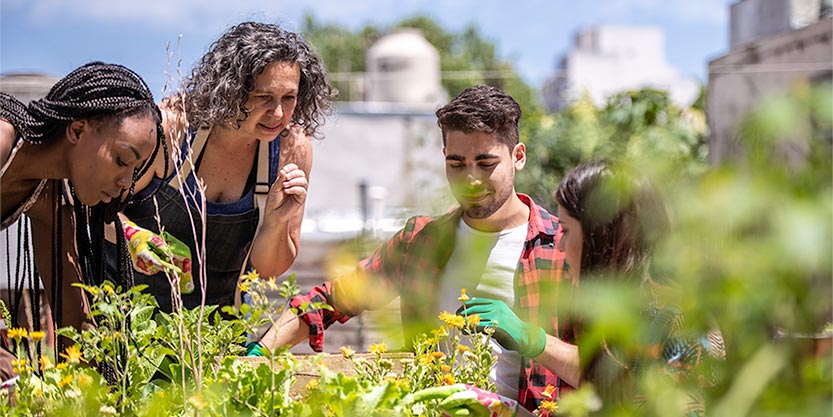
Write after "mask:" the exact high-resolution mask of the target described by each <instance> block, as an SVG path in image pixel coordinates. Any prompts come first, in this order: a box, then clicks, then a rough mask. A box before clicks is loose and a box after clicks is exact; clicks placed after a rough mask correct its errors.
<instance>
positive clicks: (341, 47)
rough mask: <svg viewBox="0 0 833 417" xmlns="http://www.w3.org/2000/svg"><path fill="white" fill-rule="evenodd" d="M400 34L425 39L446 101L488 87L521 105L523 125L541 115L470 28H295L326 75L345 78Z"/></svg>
mask: <svg viewBox="0 0 833 417" xmlns="http://www.w3.org/2000/svg"><path fill="white" fill-rule="evenodd" d="M400 28H415V29H419V30H420V31H421V32H422V34H423V35H424V36H425V39H426V40H427V41H428V42H429V43H431V44H432V45H433V46H434V47H435V48H437V50H438V51H439V53H440V69H441V71H442V72H443V77H442V85H443V88H445V90H446V92H447V93H448V94H449V97H454V96H456V95H457V94H459V93H460V92H461V91H463V90H464V89H465V88H467V87H471V86H473V85H477V84H488V85H493V86H495V87H498V88H501V89H503V90H504V91H506V92H507V93H508V94H510V95H511V96H512V97H514V98H515V100H517V101H518V103H519V104H520V105H521V109H522V111H523V112H524V119H525V122H524V123H525V124H526V123H527V122H528V121H529V120H532V119H535V118H536V117H538V116H539V115H540V114H541V111H542V110H541V109H542V106H541V101H540V97H539V96H538V93H537V91H536V90H535V89H533V88H532V87H530V86H529V85H528V84H527V83H526V82H525V81H524V80H523V79H522V78H521V77H520V75H518V73H517V71H516V70H515V69H514V67H513V65H512V63H511V62H510V61H508V60H504V59H501V58H500V57H499V55H498V51H497V47H496V46H495V43H494V41H492V40H490V39H487V38H486V37H484V36H483V35H482V34H481V33H480V31H479V30H478V29H477V27H476V26H474V25H469V26H468V27H466V28H465V29H463V31H462V32H460V33H454V32H450V31H448V30H446V29H445V28H443V27H442V26H440V25H439V24H438V23H437V22H436V21H434V20H433V19H432V18H430V17H428V16H414V17H409V18H406V19H403V20H401V21H399V22H397V23H394V24H392V25H390V26H388V27H384V28H380V27H376V26H374V25H365V26H364V27H363V28H361V29H359V30H355V31H351V30H350V29H347V28H344V27H341V26H337V25H332V24H322V23H320V22H318V21H317V20H316V19H315V18H314V17H313V16H312V15H307V16H306V17H305V19H304V24H303V26H302V28H301V31H302V33H303V34H304V36H305V37H306V38H307V39H309V41H310V42H311V43H312V44H313V45H314V46H315V47H316V48H317V49H318V51H319V53H320V54H321V56H322V58H323V60H324V63H325V65H326V66H327V68H328V69H329V71H330V72H331V73H338V74H346V73H351V72H353V73H359V72H364V71H365V52H366V50H367V49H368V48H369V47H370V46H372V45H373V43H374V42H375V41H376V40H377V39H378V38H379V37H380V36H382V35H383V34H385V33H388V32H391V31H394V30H396V29H400ZM336 85H337V86H338V87H339V89H340V90H341V92H342V94H341V95H340V96H339V98H340V99H341V100H349V99H351V97H350V96H349V94H348V93H347V92H348V91H349V88H350V87H349V85H348V84H347V80H346V79H341V78H338V79H336Z"/></svg>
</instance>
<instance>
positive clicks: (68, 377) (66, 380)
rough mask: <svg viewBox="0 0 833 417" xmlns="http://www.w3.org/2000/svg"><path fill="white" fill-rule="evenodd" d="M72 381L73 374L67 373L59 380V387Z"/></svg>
mask: <svg viewBox="0 0 833 417" xmlns="http://www.w3.org/2000/svg"><path fill="white" fill-rule="evenodd" d="M71 382H72V375H67V376H65V377H63V378H61V380H60V381H58V388H63V387H65V386H67V385H69V384H70V383H71Z"/></svg>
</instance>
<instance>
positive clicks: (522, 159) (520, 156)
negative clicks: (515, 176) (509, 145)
mask: <svg viewBox="0 0 833 417" xmlns="http://www.w3.org/2000/svg"><path fill="white" fill-rule="evenodd" d="M512 160H513V161H514V162H515V171H520V170H522V169H524V167H525V166H526V145H524V144H523V143H520V142H518V144H517V145H515V148H514V149H512Z"/></svg>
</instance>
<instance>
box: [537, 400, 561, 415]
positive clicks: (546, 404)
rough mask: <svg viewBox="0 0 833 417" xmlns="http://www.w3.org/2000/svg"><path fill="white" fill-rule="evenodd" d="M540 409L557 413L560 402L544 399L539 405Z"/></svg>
mask: <svg viewBox="0 0 833 417" xmlns="http://www.w3.org/2000/svg"><path fill="white" fill-rule="evenodd" d="M538 409H539V410H541V411H546V412H548V413H555V412H556V411H558V403H556V402H555V401H548V400H544V401H541V405H539V406H538Z"/></svg>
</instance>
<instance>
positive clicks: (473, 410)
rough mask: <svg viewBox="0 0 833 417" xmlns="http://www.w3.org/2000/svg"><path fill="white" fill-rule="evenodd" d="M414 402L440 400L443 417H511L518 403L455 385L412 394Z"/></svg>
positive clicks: (472, 387) (474, 388)
mask: <svg viewBox="0 0 833 417" xmlns="http://www.w3.org/2000/svg"><path fill="white" fill-rule="evenodd" d="M413 399H414V401H415V402H419V401H428V400H441V401H440V407H442V409H443V416H444V417H448V416H451V417H458V416H469V417H513V416H515V414H516V413H517V412H518V402H517V401H515V400H512V399H509V398H506V397H503V396H501V395H498V394H496V393H494V392H489V391H484V390H482V389H480V388H477V387H475V386H472V385H464V384H455V385H446V386H444V387H434V388H427V389H424V390H420V391H417V392H415V393H414V396H413Z"/></svg>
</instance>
